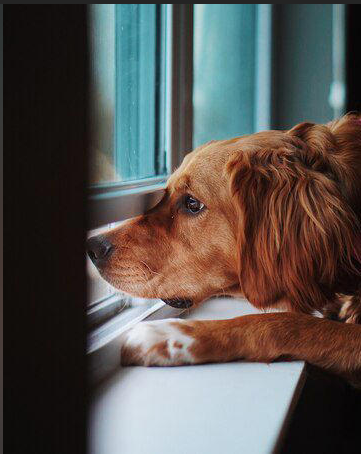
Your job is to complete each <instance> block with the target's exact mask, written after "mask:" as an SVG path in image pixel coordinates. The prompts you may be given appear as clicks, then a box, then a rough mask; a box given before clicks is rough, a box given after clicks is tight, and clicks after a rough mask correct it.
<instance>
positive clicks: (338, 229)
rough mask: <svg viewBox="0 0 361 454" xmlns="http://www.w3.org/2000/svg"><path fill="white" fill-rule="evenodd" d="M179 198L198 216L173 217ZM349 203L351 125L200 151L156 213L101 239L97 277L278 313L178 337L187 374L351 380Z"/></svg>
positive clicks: (359, 120)
mask: <svg viewBox="0 0 361 454" xmlns="http://www.w3.org/2000/svg"><path fill="white" fill-rule="evenodd" d="M184 194H191V195H192V196H194V197H196V198H198V199H199V200H201V201H202V202H203V203H204V204H205V205H206V209H205V210H203V212H202V213H200V214H199V215H197V216H193V217H192V216H189V215H186V214H184V213H183V212H182V210H181V209H180V205H179V204H180V200H181V197H182V195H184ZM360 200H361V117H360V116H359V115H356V114H351V115H347V116H345V117H343V118H341V119H340V120H337V121H334V122H331V123H329V124H327V125H317V124H312V123H301V124H299V125H297V126H295V127H294V128H293V129H291V130H289V131H267V132H262V133H258V134H253V135H250V136H244V137H241V138H236V139H232V140H228V141H219V142H211V143H208V144H206V145H204V146H202V147H200V148H199V149H197V150H195V151H194V152H192V153H190V154H189V155H188V156H187V157H186V158H185V160H184V162H183V164H182V166H181V167H180V168H179V169H178V170H177V171H176V172H175V173H174V174H173V175H172V176H171V178H170V180H169V182H168V186H167V190H166V194H165V197H164V198H163V200H162V202H161V203H160V204H159V205H158V206H157V207H155V208H154V209H153V210H151V211H150V212H149V213H147V214H146V215H144V216H140V217H138V218H135V219H133V220H131V221H129V222H127V223H125V224H124V225H123V226H121V227H120V228H118V229H115V230H114V231H113V232H110V234H109V235H108V236H109V239H110V240H111V242H112V243H113V244H114V245H115V247H116V250H115V252H114V253H113V254H112V256H111V258H110V259H109V261H108V263H107V264H106V266H104V267H103V268H102V269H100V272H101V273H102V275H103V276H104V277H105V278H106V279H107V280H108V281H110V282H111V283H112V284H113V285H115V286H117V287H119V288H120V289H122V290H124V291H127V292H129V293H131V294H134V295H138V296H143V297H159V298H164V299H166V298H177V297H182V298H189V299H191V300H192V301H193V303H194V304H198V303H200V302H201V301H203V300H205V299H207V298H208V297H210V296H212V295H217V294H228V295H235V296H237V295H242V294H243V295H245V296H246V297H247V298H248V299H249V301H250V302H251V303H252V304H253V305H255V306H257V307H258V308H261V309H265V308H268V307H283V308H286V309H287V310H288V311H289V312H287V313H285V312H283V313H275V314H261V315H252V316H246V317H240V318H236V319H233V320H223V321H202V322H201V321H189V323H187V324H182V325H180V329H181V330H183V331H184V330H186V331H187V332H188V334H190V335H191V336H193V337H194V338H195V339H196V343H195V344H194V345H193V346H192V353H193V354H194V356H195V357H196V361H197V362H212V361H229V360H233V359H237V358H246V359H249V360H252V361H273V360H275V359H277V358H280V357H289V358H293V359H301V360H305V361H308V362H310V363H312V364H315V365H318V366H321V367H323V368H326V369H329V370H331V371H333V372H337V373H341V374H346V375H349V374H353V375H354V376H355V375H357V374H360V371H361V327H360V326H358V325H355V324H354V323H355V322H358V321H359V320H360V314H361V297H360V295H361V228H360V222H361V203H360ZM345 295H347V297H346V296H345ZM345 298H346V299H345ZM315 311H320V312H321V313H322V312H323V313H324V314H327V315H331V316H332V318H334V319H339V320H343V321H347V322H348V323H340V322H339V321H331V320H327V319H322V318H319V317H315V316H313V315H310V314H312V313H314V312H315ZM340 311H341V312H340ZM159 348H160V350H162V347H161V346H159ZM163 354H166V353H165V352H163Z"/></svg>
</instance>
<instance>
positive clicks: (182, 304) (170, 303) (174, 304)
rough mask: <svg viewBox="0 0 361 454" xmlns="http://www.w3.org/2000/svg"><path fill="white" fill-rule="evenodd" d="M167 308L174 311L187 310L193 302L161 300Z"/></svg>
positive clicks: (183, 299)
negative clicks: (169, 307) (174, 309)
mask: <svg viewBox="0 0 361 454" xmlns="http://www.w3.org/2000/svg"><path fill="white" fill-rule="evenodd" d="M162 301H164V302H165V303H166V304H168V306H172V307H175V308H176V309H188V308H189V307H191V306H192V305H193V301H192V300H189V299H186V298H171V299H163V298H162Z"/></svg>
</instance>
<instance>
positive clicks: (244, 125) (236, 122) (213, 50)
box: [193, 4, 256, 147]
mask: <svg viewBox="0 0 361 454" xmlns="http://www.w3.org/2000/svg"><path fill="white" fill-rule="evenodd" d="M255 33H256V5H243V4H242V5H231V4H227V5H216V4H197V5H194V80H193V83H194V91H193V107H194V120H193V121H194V124H193V127H194V131H193V145H194V146H195V147H196V146H198V145H201V144H202V143H204V142H207V141H209V140H213V139H226V138H231V137H235V136H239V135H242V134H248V133H252V132H253V130H254V124H253V117H254V99H255Z"/></svg>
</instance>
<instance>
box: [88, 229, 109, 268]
mask: <svg viewBox="0 0 361 454" xmlns="http://www.w3.org/2000/svg"><path fill="white" fill-rule="evenodd" d="M113 249H114V246H113V245H112V243H111V242H110V241H109V240H108V238H107V237H106V236H104V235H98V236H93V237H91V238H89V240H88V241H87V252H88V255H89V257H90V259H91V260H92V262H93V263H94V264H95V265H98V264H99V262H101V261H102V260H104V259H106V258H108V257H109V256H110V254H111V252H112V250H113Z"/></svg>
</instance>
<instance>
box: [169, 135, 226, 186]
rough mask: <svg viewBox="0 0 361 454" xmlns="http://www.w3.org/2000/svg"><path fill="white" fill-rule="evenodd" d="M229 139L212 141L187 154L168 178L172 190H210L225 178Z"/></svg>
mask: <svg viewBox="0 0 361 454" xmlns="http://www.w3.org/2000/svg"><path fill="white" fill-rule="evenodd" d="M229 142H230V141H213V142H209V143H207V144H205V145H202V146H201V147H199V148H197V149H195V150H194V151H192V152H191V153H189V154H187V155H186V156H185V158H184V160H183V162H182V164H181V165H180V167H179V168H178V169H177V170H176V171H175V172H174V173H173V174H172V175H171V177H170V178H169V180H168V188H169V189H170V191H171V192H173V191H184V190H189V191H195V192H197V190H198V192H201V191H202V190H203V191H204V190H207V189H208V190H211V189H212V188H213V189H215V188H217V187H218V186H219V185H220V184H222V181H223V180H225V175H224V170H225V166H226V163H227V161H228V159H229V156H230V154H231V148H230V147H227V144H228V143H229Z"/></svg>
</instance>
